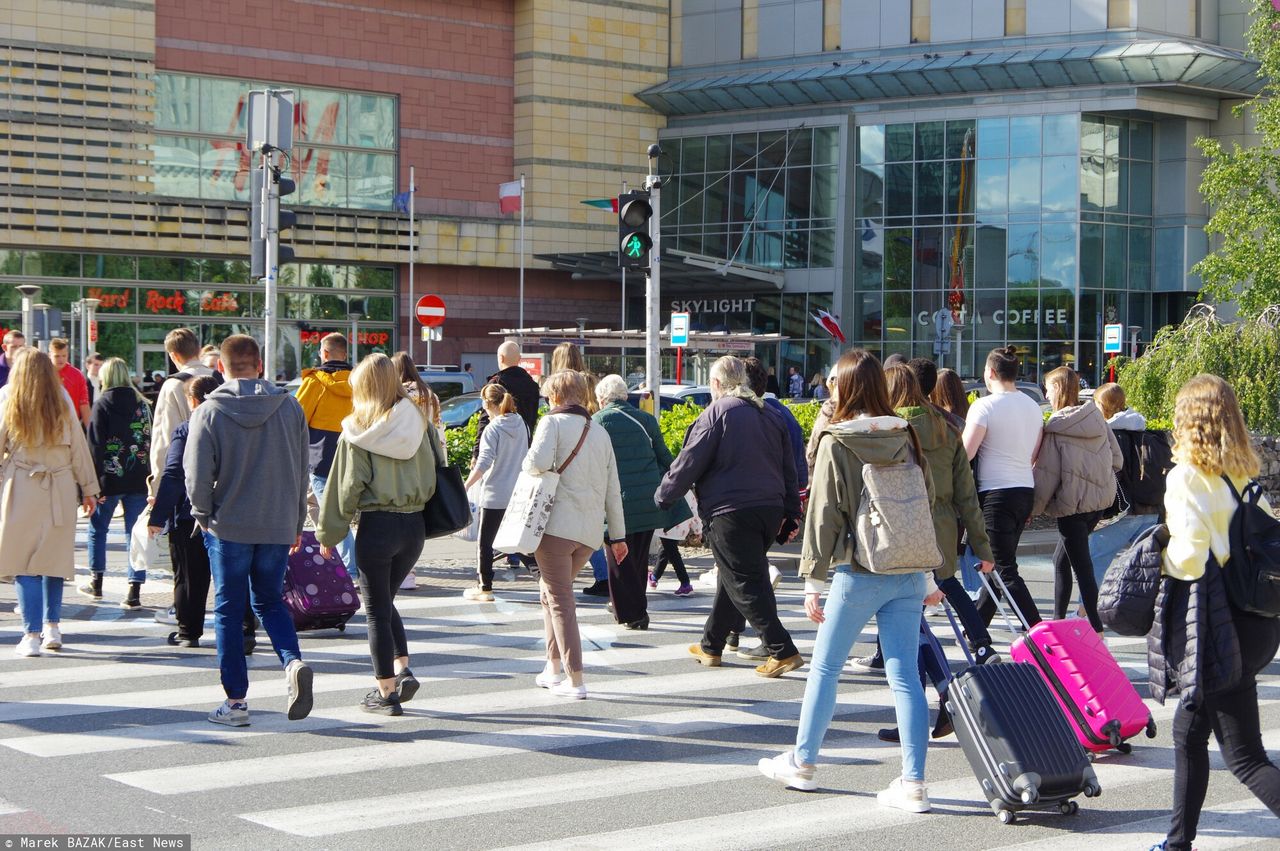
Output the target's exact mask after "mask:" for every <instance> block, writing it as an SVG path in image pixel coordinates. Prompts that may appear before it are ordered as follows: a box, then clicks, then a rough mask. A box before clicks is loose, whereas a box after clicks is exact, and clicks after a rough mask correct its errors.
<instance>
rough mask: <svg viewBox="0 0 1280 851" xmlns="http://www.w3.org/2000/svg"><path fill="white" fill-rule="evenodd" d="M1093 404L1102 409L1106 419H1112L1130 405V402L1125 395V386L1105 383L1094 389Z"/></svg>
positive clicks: (1103, 416)
mask: <svg viewBox="0 0 1280 851" xmlns="http://www.w3.org/2000/svg"><path fill="white" fill-rule="evenodd" d="M1093 404H1095V405H1097V406H1098V408H1099V409H1101V411H1102V418H1103V419H1104V420H1109V419H1111V418H1112V417H1114V416H1115V415H1116V414H1118V413H1120V412H1121V411H1123V410H1124V409H1125V408H1127V407H1129V402H1128V400H1127V399H1126V398H1125V395H1124V388H1123V387H1121V386H1120V385H1119V384H1114V383H1112V384H1104V385H1102V386H1101V387H1099V388H1098V389H1097V390H1095V391H1093Z"/></svg>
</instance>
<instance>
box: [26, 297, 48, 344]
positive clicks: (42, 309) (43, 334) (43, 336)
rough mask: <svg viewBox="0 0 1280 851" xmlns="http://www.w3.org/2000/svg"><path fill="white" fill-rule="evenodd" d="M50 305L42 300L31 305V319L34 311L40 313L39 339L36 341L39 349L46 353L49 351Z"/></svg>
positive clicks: (33, 317) (33, 316)
mask: <svg viewBox="0 0 1280 851" xmlns="http://www.w3.org/2000/svg"><path fill="white" fill-rule="evenodd" d="M51 307H52V305H48V304H45V303H44V302H40V303H39V304H33V305H31V312H32V317H31V318H32V321H34V320H35V314H36V313H39V314H40V339H39V340H38V341H37V345H38V347H39V349H40V351H42V352H46V353H47V352H48V351H49V337H50V336H51V335H50V334H49V309H50V308H51Z"/></svg>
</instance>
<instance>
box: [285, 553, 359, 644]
mask: <svg viewBox="0 0 1280 851" xmlns="http://www.w3.org/2000/svg"><path fill="white" fill-rule="evenodd" d="M283 596H284V604H285V606H287V607H288V609H289V614H291V615H292V616H293V626H294V628H295V629H298V630H312V629H337V630H343V629H346V626H347V621H349V620H351V616H352V615H354V614H355V613H356V611H357V610H358V609H359V608H360V595H359V594H358V593H356V586H355V584H354V583H353V582H352V581H351V577H350V576H349V575H348V574H347V568H346V566H345V565H344V564H343V563H342V559H341V558H339V557H338V554H337V553H336V552H335V553H334V554H333V556H332V557H331V558H325V557H324V556H322V555H321V554H320V545H319V544H318V543H317V542H316V536H315V534H314V533H312V532H309V531H308V532H303V533H302V547H301V548H300V549H299V550H298V551H297V552H296V553H294V554H293V555H291V556H289V566H288V568H287V569H286V570H285V572H284V594H283Z"/></svg>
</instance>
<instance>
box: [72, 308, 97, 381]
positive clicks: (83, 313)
mask: <svg viewBox="0 0 1280 851" xmlns="http://www.w3.org/2000/svg"><path fill="white" fill-rule="evenodd" d="M101 303H102V300H101V299H97V298H82V299H80V300H79V301H74V302H72V303H71V312H72V315H73V316H78V317H79V318H80V364H81V366H82V367H84V368H85V369H87V368H88V365H87V361H88V359H89V344H90V343H92V342H93V340H91V339H89V337H90V332H91V331H92V329H93V319H94V315H95V311H97V309H98V305H99V304H101Z"/></svg>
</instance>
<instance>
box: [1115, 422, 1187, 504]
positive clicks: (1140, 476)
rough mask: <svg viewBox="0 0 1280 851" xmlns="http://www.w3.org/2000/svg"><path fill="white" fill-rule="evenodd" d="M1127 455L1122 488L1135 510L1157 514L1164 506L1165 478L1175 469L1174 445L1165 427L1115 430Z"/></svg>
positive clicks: (1121, 481)
mask: <svg viewBox="0 0 1280 851" xmlns="http://www.w3.org/2000/svg"><path fill="white" fill-rule="evenodd" d="M1115 435H1116V440H1117V441H1118V442H1119V443H1120V452H1121V454H1122V455H1123V456H1124V466H1123V467H1122V468H1121V470H1120V473H1119V474H1118V475H1119V479H1120V491H1121V495H1122V496H1123V498H1124V500H1125V501H1126V502H1127V503H1128V504H1129V506H1130V508H1131V509H1132V511H1133V513H1135V514H1158V513H1160V512H1161V511H1162V509H1163V508H1164V491H1165V479H1166V478H1168V476H1169V471H1170V470H1172V469H1173V447H1172V446H1171V445H1170V443H1169V433H1168V432H1164V431H1129V430H1126V429H1121V430H1119V431H1117V432H1116V433H1115Z"/></svg>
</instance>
